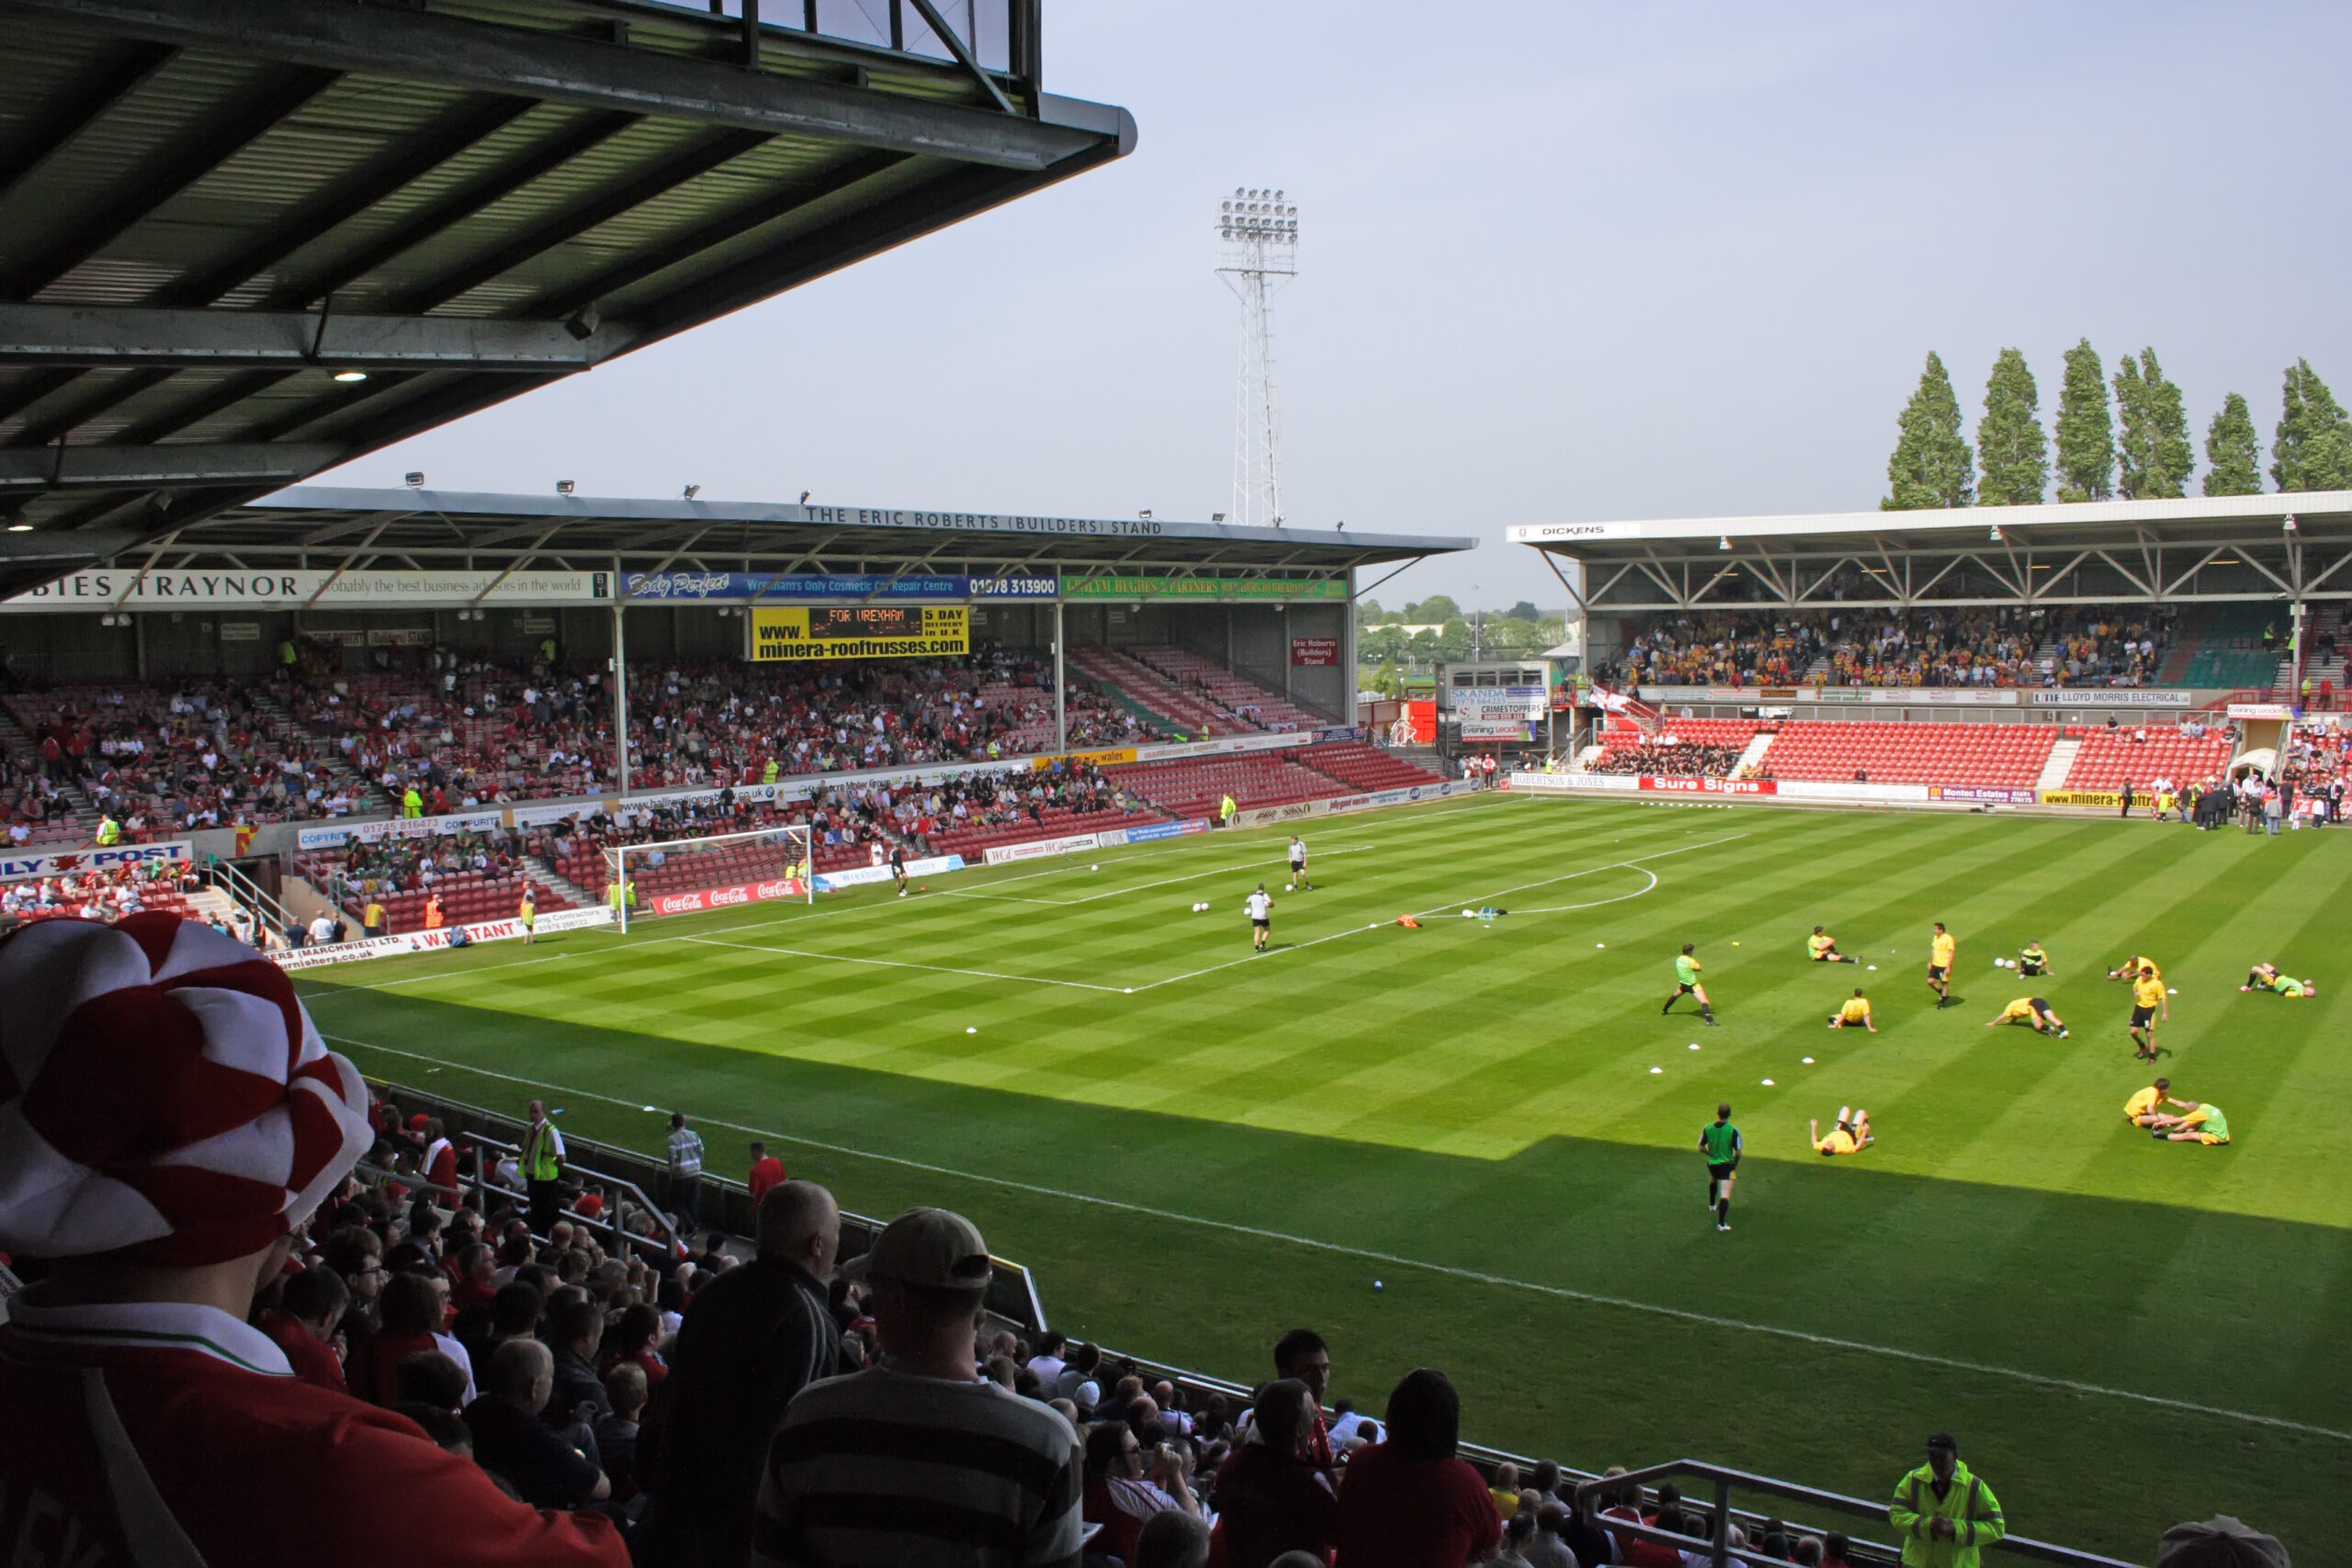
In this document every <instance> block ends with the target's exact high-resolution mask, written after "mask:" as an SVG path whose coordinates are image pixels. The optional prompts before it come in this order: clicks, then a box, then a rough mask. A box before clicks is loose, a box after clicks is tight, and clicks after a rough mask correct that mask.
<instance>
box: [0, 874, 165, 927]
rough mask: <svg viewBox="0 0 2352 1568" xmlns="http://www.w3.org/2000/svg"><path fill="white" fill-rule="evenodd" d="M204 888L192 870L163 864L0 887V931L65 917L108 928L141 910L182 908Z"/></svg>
mask: <svg viewBox="0 0 2352 1568" xmlns="http://www.w3.org/2000/svg"><path fill="white" fill-rule="evenodd" d="M200 886H203V883H202V881H201V879H200V878H198V876H197V874H196V870H195V868H194V867H193V866H191V865H189V864H187V863H185V862H180V863H168V862H164V861H154V862H151V863H147V864H145V865H124V866H109V867H106V868H103V869H97V868H92V869H87V870H76V871H68V872H63V873H61V874H57V875H54V876H32V877H26V878H23V879H22V880H20V881H16V882H9V883H0V930H6V929H10V928H12V927H14V926H15V925H17V924H18V923H20V922H22V921H26V920H42V919H60V918H68V917H70V918H74V919H89V920H105V921H107V922H108V923H109V924H111V923H112V922H114V921H116V920H119V919H122V917H124V916H125V915H135V914H137V913H139V912H140V911H141V910H142V909H174V910H180V909H185V908H187V898H186V895H187V894H189V893H192V892H194V891H196V889H197V888H198V887H200Z"/></svg>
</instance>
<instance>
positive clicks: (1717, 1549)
mask: <svg viewBox="0 0 2352 1568" xmlns="http://www.w3.org/2000/svg"><path fill="white" fill-rule="evenodd" d="M1677 1476H1694V1477H1696V1478H1698V1479H1700V1480H1702V1481H1707V1482H1711V1483H1713V1486H1714V1506H1713V1536H1712V1537H1711V1538H1710V1539H1707V1540H1699V1539H1697V1538H1695V1537H1691V1536H1682V1535H1676V1534H1673V1533H1671V1532H1670V1531H1666V1530H1660V1529H1655V1528H1653V1527H1651V1526H1648V1525H1641V1524H1634V1523H1632V1522H1631V1521H1627V1520H1619V1519H1611V1520H1608V1521H1606V1522H1603V1521H1602V1520H1600V1518H1599V1517H1596V1516H1597V1509H1596V1508H1595V1506H1594V1505H1595V1503H1596V1502H1597V1500H1598V1499H1599V1498H1600V1495H1601V1494H1603V1493H1605V1492H1610V1491H1614V1490H1615V1489H1617V1488H1618V1487H1621V1486H1627V1485H1634V1486H1638V1485H1641V1484H1643V1483H1646V1482H1650V1481H1655V1480H1662V1479H1672V1478H1674V1477H1677ZM1735 1486H1738V1487H1741V1488H1743V1489H1745V1490H1747V1491H1750V1492H1761V1493H1763V1494H1764V1495H1767V1496H1772V1497H1786V1498H1789V1499H1791V1500H1792V1501H1795V1502H1799V1503H1804V1504H1807V1505H1809V1506H1814V1507H1817V1508H1828V1509H1832V1510H1835V1511H1838V1512H1842V1513H1849V1514H1854V1515H1858V1516H1860V1517H1863V1518H1877V1519H1883V1518H1885V1517H1886V1505H1885V1504H1883V1503H1872V1502H1869V1501H1866V1500H1865V1499H1863V1498H1860V1497H1849V1496H1847V1495H1845V1494H1843V1493H1839V1492H1827V1491H1824V1490H1822V1489H1821V1488H1820V1487H1817V1486H1805V1485H1803V1484H1800V1483H1796V1482H1792V1481H1776V1480H1774V1479H1772V1478H1771V1477H1770V1476H1765V1475H1755V1474H1751V1473H1750V1472H1747V1471H1744V1470H1733V1469H1730V1468H1728V1467H1726V1466H1723V1465H1715V1464H1707V1463H1704V1462H1702V1461H1699V1460H1693V1459H1679V1460H1671V1461H1668V1462H1666V1463H1664V1464H1654V1465H1650V1466H1648V1467H1646V1468H1645V1469H1642V1470H1634V1471H1628V1472H1625V1473H1624V1474H1623V1475H1611V1476H1605V1477H1596V1478H1595V1479H1593V1480H1590V1481H1584V1482H1579V1483H1577V1492H1576V1506H1577V1514H1578V1516H1579V1517H1582V1518H1583V1519H1584V1520H1585V1522H1587V1523H1588V1524H1590V1525H1593V1526H1594V1527H1595V1528H1597V1529H1606V1530H1608V1531H1610V1532H1611V1534H1615V1535H1627V1536H1633V1537H1634V1538H1635V1539H1637V1540H1653V1541H1657V1542H1658V1543H1659V1544H1660V1545H1664V1546H1671V1547H1674V1548H1676V1549H1677V1550H1679V1551H1694V1550H1695V1551H1705V1552H1708V1553H1709V1554H1710V1555H1711V1559H1712V1562H1713V1568H1729V1565H1730V1563H1731V1551H1732V1547H1731V1538H1730V1527H1731V1518H1732V1512H1733V1509H1732V1506H1731V1492H1732V1488H1733V1487H1735ZM1856 1544H1857V1545H1860V1546H1861V1547H1863V1548H1864V1549H1865V1550H1866V1551H1871V1552H1883V1553H1884V1554H1885V1555H1886V1556H1887V1557H1888V1558H1889V1559H1890V1560H1893V1559H1894V1558H1897V1557H1899V1556H1901V1551H1900V1550H1899V1549H1897V1548H1895V1547H1891V1546H1887V1545H1884V1544H1883V1543H1880V1542H1876V1541H1858V1542H1857V1543H1856ZM1992 1547H1993V1550H1995V1551H2006V1552H2008V1553H2009V1554H2010V1555H2012V1556H2016V1557H2026V1558H2030V1559H2032V1560H2033V1561H2035V1562H2056V1563H2063V1564H2065V1565H2066V1568H2138V1565H2137V1564H2134V1563H2130V1562H2124V1561H2123V1560H2122V1559H2121V1558H2117V1557H2105V1556H2101V1555H2100V1554H2099V1553H2098V1552H2095V1551H2076V1550H2075V1548H2073V1547H2069V1546H2057V1545H2053V1544H2052V1543H2051V1542H2049V1541H2045V1540H2032V1539H2030V1538H2029V1537H2026V1536H2017V1535H2006V1536H2003V1537H2002V1538H2001V1539H2000V1540H1996V1541H1995V1542H1993V1543H1992ZM1739 1557H1740V1561H1741V1562H1750V1563H1770V1564H1776V1565H1777V1564H1781V1562H1783V1560H1782V1559H1779V1558H1770V1557H1764V1556H1760V1555H1758V1553H1757V1552H1756V1551H1755V1550H1754V1549H1752V1548H1747V1547H1743V1548H1741V1549H1739ZM1790 1568H1793V1565H1790Z"/></svg>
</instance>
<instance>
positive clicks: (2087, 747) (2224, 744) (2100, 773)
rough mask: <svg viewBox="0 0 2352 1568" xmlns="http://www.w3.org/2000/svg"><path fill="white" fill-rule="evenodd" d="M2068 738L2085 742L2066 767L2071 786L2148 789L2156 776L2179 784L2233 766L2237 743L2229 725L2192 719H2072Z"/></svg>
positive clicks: (2210, 776)
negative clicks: (2121, 722) (2116, 722)
mask: <svg viewBox="0 0 2352 1568" xmlns="http://www.w3.org/2000/svg"><path fill="white" fill-rule="evenodd" d="M2065 734H2066V736H2067V738H2068V739H2075V740H2079V741H2081V742H2082V749H2081V750H2078V751H2076V752H2075V761H2074V764H2073V765H2072V766H2071V767H2069V768H2068V769H2067V770H2066V782H2065V785H2064V787H2065V788H2067V789H2079V790H2100V789H2107V790H2111V789H2120V788H2121V787H2122V786H2123V785H2125V784H2130V785H2131V787H2132V788H2134V789H2136V790H2141V791H2145V790H2146V789H2147V788H2148V786H2149V784H2151V783H2152V782H2154V780H2157V779H2169V780H2171V781H2172V782H2173V783H2175V784H2190V783H2196V784H2202V783H2205V782H2206V781H2208V780H2211V779H2215V778H2218V777H2220V776H2221V773H2222V770H2223V769H2225V768H2226V767H2228V766H2229V761H2230V750H2231V748H2232V747H2233V745H2234V744H2235V741H2234V740H2233V739H2232V738H2231V735H2230V732H2229V730H2228V728H2226V727H2224V728H2220V729H2209V728H2205V727H2204V726H2202V725H2197V724H2192V725H2191V726H2190V727H2189V728H2176V727H2174V726H2171V725H2164V726H2156V725H2135V726H2131V727H2118V728H2112V729H2110V728H2106V727H2104V726H2098V725H2068V726H2067V727H2066V729H2065Z"/></svg>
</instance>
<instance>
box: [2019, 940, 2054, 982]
mask: <svg viewBox="0 0 2352 1568" xmlns="http://www.w3.org/2000/svg"><path fill="white" fill-rule="evenodd" d="M2049 973H2050V954H2048V953H2044V952H2042V951H2041V943H2040V942H2027V943H2026V944H2025V945H2024V946H2023V947H2020V948H2018V974H2020V975H2027V976H2041V975H2047V974H2049Z"/></svg>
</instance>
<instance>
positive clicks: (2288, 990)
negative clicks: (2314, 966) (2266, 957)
mask: <svg viewBox="0 0 2352 1568" xmlns="http://www.w3.org/2000/svg"><path fill="white" fill-rule="evenodd" d="M2238 989H2239V990H2241V991H2276V992H2277V993H2278V995H2280V996H2282V997H2286V998H2290V999H2292V998H2297V997H2308V996H2312V995H2313V994H2315V993H2316V992H2317V991H2318V990H2319V987H2317V986H2314V985H2312V983H2311V982H2310V981H2309V980H2298V979H2296V978H2295V977H2294V976H2292V975H2281V974H2280V973H2278V965H2277V964H2256V965H2255V966H2254V967H2253V968H2251V969H2249V970H2247V971H2246V973H2245V985H2243V986H2240V987H2238Z"/></svg>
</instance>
